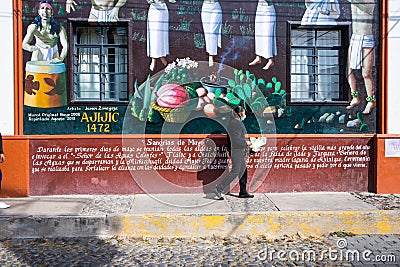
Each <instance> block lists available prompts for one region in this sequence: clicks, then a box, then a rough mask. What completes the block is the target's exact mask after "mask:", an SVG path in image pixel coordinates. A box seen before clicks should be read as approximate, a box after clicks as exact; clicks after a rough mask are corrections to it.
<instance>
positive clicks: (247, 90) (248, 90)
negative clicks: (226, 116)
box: [243, 83, 251, 98]
mask: <svg viewBox="0 0 400 267" xmlns="http://www.w3.org/2000/svg"><path fill="white" fill-rule="evenodd" d="M243 90H244V93H245V94H246V97H247V98H250V97H251V87H250V85H248V84H247V83H246V84H244V85H243Z"/></svg>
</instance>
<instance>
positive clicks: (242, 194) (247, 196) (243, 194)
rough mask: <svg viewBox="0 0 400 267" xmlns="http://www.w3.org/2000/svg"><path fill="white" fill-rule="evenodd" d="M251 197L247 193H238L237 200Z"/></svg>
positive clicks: (251, 196)
mask: <svg viewBox="0 0 400 267" xmlns="http://www.w3.org/2000/svg"><path fill="white" fill-rule="evenodd" d="M253 197H254V195H251V194H249V193H247V192H245V193H239V198H253Z"/></svg>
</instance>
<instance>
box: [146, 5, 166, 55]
mask: <svg viewBox="0 0 400 267" xmlns="http://www.w3.org/2000/svg"><path fill="white" fill-rule="evenodd" d="M168 54H169V15H168V8H167V5H166V4H165V3H152V4H151V5H150V8H149V12H148V15H147V56H148V57H151V58H160V57H165V56H167V55H168Z"/></svg>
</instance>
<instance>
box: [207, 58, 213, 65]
mask: <svg viewBox="0 0 400 267" xmlns="http://www.w3.org/2000/svg"><path fill="white" fill-rule="evenodd" d="M208 66H209V67H212V66H214V58H213V57H209V58H208Z"/></svg>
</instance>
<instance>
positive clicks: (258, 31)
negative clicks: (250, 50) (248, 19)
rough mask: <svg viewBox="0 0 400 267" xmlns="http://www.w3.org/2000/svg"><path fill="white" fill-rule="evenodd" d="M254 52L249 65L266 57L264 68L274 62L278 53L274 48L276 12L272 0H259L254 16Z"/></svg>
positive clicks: (257, 62)
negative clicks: (253, 57)
mask: <svg viewBox="0 0 400 267" xmlns="http://www.w3.org/2000/svg"><path fill="white" fill-rule="evenodd" d="M255 52H256V58H255V59H254V60H253V61H252V62H250V63H249V65H250V66H254V65H257V64H261V62H262V58H265V59H267V64H266V65H265V66H264V67H263V69H264V70H268V69H270V68H271V67H272V66H273V65H274V64H275V61H274V57H275V56H276V55H277V54H278V53H277V48H276V12H275V7H274V4H273V0H259V1H258V5H257V11H256V18H255Z"/></svg>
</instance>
